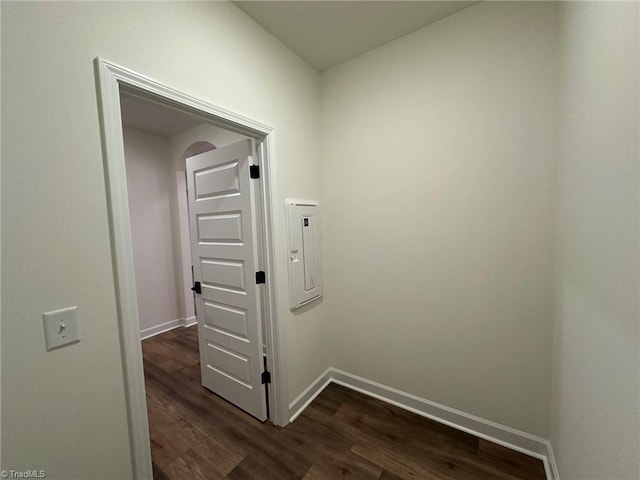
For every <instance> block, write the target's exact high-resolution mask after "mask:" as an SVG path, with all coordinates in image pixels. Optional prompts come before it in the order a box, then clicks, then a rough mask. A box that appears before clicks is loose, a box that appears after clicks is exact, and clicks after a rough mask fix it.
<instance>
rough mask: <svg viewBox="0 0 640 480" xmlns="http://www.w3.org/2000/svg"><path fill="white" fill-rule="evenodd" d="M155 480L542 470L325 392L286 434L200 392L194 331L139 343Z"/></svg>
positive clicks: (416, 420) (507, 478)
mask: <svg viewBox="0 0 640 480" xmlns="http://www.w3.org/2000/svg"><path fill="white" fill-rule="evenodd" d="M142 351H143V357H144V371H145V380H146V389H147V407H148V413H149V430H150V436H151V455H152V458H153V469H154V478H155V479H156V480H181V479H189V480H200V479H212V480H218V479H233V480H244V479H255V480H294V479H298V480H299V479H304V480H335V479H342V478H348V479H379V480H399V479H434V480H479V479H492V480H516V479H519V480H543V479H544V478H545V474H544V467H543V464H542V462H541V461H540V460H538V459H534V458H532V457H529V456H527V455H523V454H521V453H518V452H514V451H512V450H509V449H506V448H504V447H501V446H499V445H496V444H493V443H491V442H487V441H485V440H481V439H479V438H477V437H474V436H472V435H469V434H467V433H464V432H460V431H458V430H455V429H452V428H449V427H446V426H444V425H441V424H439V423H436V422H433V421H431V420H428V419H426V418H423V417H420V416H418V415H415V414H412V413H410V412H407V411H405V410H402V409H400V408H397V407H394V406H392V405H389V404H386V403H384V402H381V401H379V400H375V399H373V398H370V397H367V396H365V395H362V394H360V393H357V392H354V391H352V390H350V389H347V388H344V387H341V386H338V385H335V384H332V385H330V386H329V387H327V388H326V389H325V390H324V392H322V393H321V394H320V395H319V396H318V398H317V399H316V400H315V401H314V402H313V403H312V404H311V405H310V406H309V407H307V409H306V410H305V411H304V412H303V413H302V415H300V416H299V417H298V419H297V420H296V421H295V422H293V423H292V424H290V425H288V426H287V427H285V428H279V427H275V426H273V425H271V424H269V423H261V422H259V421H257V420H255V419H254V418H253V417H251V416H249V415H247V414H246V413H244V412H242V411H241V410H239V409H237V408H236V407H234V406H233V405H231V404H229V403H228V402H226V401H225V400H223V399H221V398H220V397H218V396H216V395H215V394H213V393H211V392H209V391H208V390H206V389H205V388H203V387H202V386H201V385H200V366H199V358H198V337H197V330H196V327H195V326H194V327H190V328H180V329H176V330H172V331H170V332H167V333H164V334H161V335H157V336H155V337H153V338H150V339H148V340H144V341H143V342H142Z"/></svg>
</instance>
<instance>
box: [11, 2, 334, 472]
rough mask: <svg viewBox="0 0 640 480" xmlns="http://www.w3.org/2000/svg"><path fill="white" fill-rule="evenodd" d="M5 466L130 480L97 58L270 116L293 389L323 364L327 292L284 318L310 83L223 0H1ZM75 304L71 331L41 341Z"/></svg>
mask: <svg viewBox="0 0 640 480" xmlns="http://www.w3.org/2000/svg"><path fill="white" fill-rule="evenodd" d="M1 8H2V32H1V35H2V67H3V68H2V119H3V122H2V123H3V129H2V142H1V143H2V147H1V148H2V158H3V162H2V208H3V210H2V231H3V239H2V240H3V241H2V276H3V282H2V287H3V289H2V323H3V325H2V329H3V331H2V333H3V336H2V355H3V358H2V360H3V361H2V394H3V398H2V439H3V442H2V447H3V451H2V466H3V468H15V469H19V468H28V467H31V468H34V469H38V468H45V469H47V471H48V474H49V475H48V478H65V479H68V478H83V479H89V478H118V479H124V478H131V476H132V472H131V462H130V456H129V440H128V434H127V418H126V411H125V399H124V387H123V376H122V363H121V360H120V342H119V339H118V323H117V312H116V301H115V293H114V276H113V269H112V263H111V260H112V258H111V248H110V243H109V228H108V221H107V218H108V216H107V197H106V193H105V181H104V170H103V160H102V152H101V141H100V130H99V120H98V118H99V117H98V102H97V99H96V90H95V76H94V67H93V60H94V58H95V57H96V56H98V55H100V56H102V57H104V58H106V59H108V60H110V61H112V62H115V63H117V64H120V65H123V66H126V67H128V68H130V69H132V70H134V71H138V72H141V73H143V74H145V75H147V76H149V77H151V78H154V79H157V80H160V81H162V82H164V83H166V84H168V85H170V86H172V87H174V88H176V89H178V90H181V91H184V92H186V93H188V94H191V95H193V96H195V97H199V98H202V99H204V100H206V101H209V102H211V103H213V104H216V105H219V106H223V107H226V108H227V109H230V110H233V111H236V112H238V113H241V114H244V115H247V116H249V117H251V118H254V119H256V120H258V121H263V122H265V123H268V124H270V125H272V126H273V127H274V129H275V130H274V133H275V136H274V140H275V144H274V152H273V153H274V160H275V161H276V162H277V165H276V172H275V175H274V179H275V185H274V197H275V208H274V224H275V225H274V228H275V232H276V241H277V244H276V259H275V260H276V267H277V268H276V272H275V278H276V279H277V282H278V286H279V291H278V311H279V314H280V320H281V323H282V326H283V331H282V334H283V346H284V349H283V350H284V352H283V353H284V356H285V357H287V358H288V360H289V361H288V364H289V365H291V369H290V371H289V375H288V377H287V378H286V381H287V383H288V396H289V399H290V400H291V399H293V398H295V396H297V395H298V394H299V393H300V392H301V391H302V390H303V389H304V388H305V387H306V386H307V385H308V384H309V383H311V381H312V380H313V379H314V378H316V377H317V376H318V375H319V374H320V373H321V372H322V371H324V370H325V369H326V368H327V366H328V363H327V354H326V346H325V345H326V342H325V341H323V340H324V339H323V338H322V335H318V333H319V331H321V330H322V328H323V327H324V323H323V322H322V317H323V305H322V304H320V305H318V306H316V308H314V309H311V310H308V311H306V312H305V313H304V314H302V315H298V316H295V315H292V314H291V313H290V312H289V309H288V298H287V293H286V292H287V290H286V285H287V284H286V281H287V269H286V241H285V217H284V207H283V205H284V200H285V198H287V197H290V196H295V197H302V198H306V197H311V198H319V199H322V198H321V193H322V192H321V184H322V178H321V164H320V162H319V154H318V150H319V148H318V138H317V133H318V129H319V117H318V115H317V112H318V109H319V88H318V87H319V80H318V75H317V73H316V72H315V71H314V70H313V69H311V68H310V67H308V66H306V65H305V64H304V63H303V62H302V61H301V60H299V59H298V58H297V57H296V56H295V55H293V54H292V53H291V52H290V51H288V50H287V49H286V48H284V47H283V46H282V44H281V43H280V42H278V41H277V40H275V39H274V38H273V37H272V36H270V35H268V34H267V33H265V32H264V30H262V29H260V28H259V27H257V26H256V24H255V23H254V22H253V21H252V20H250V19H249V18H248V17H246V15H244V14H243V13H242V12H241V11H240V10H239V9H238V8H237V7H235V6H234V5H233V4H231V3H227V2H159V3H145V2H113V3H111V2H104V3H102V2H87V3H82V2H75V3H65V2H40V3H26V2H15V3H12V2H2V5H1ZM69 305H78V314H79V332H80V337H81V342H80V343H78V344H76V345H73V346H70V347H66V348H62V349H60V350H57V351H55V352H51V353H47V352H45V349H44V339H43V333H42V318H41V314H42V312H45V311H48V310H52V309H57V308H61V307H65V306H69Z"/></svg>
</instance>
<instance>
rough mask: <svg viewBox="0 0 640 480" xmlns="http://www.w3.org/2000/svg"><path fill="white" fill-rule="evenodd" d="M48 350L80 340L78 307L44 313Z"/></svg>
mask: <svg viewBox="0 0 640 480" xmlns="http://www.w3.org/2000/svg"><path fill="white" fill-rule="evenodd" d="M42 318H43V320H44V339H45V342H46V343H47V351H49V350H53V349H54V348H58V347H62V346H64V345H68V344H70V343H76V342H79V341H80V338H79V337H78V307H75V306H74V307H69V308H63V309H62V310H56V311H53V312H46V313H43V314H42Z"/></svg>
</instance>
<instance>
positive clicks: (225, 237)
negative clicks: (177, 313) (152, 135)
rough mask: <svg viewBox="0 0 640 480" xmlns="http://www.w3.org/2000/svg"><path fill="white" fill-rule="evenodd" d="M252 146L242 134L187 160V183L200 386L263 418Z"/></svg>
mask: <svg viewBox="0 0 640 480" xmlns="http://www.w3.org/2000/svg"><path fill="white" fill-rule="evenodd" d="M254 152H255V147H254V143H253V141H252V140H243V141H241V142H238V143H234V144H233V145H229V146H227V147H224V148H220V149H217V150H211V151H209V152H205V153H202V154H199V155H195V156H193V157H190V158H188V159H187V188H188V197H189V228H190V231H191V261H192V265H193V273H194V281H195V282H196V284H195V286H194V288H195V289H196V317H197V319H198V337H199V342H200V368H201V373H202V385H203V386H204V387H206V388H208V389H209V390H211V391H213V392H214V393H216V394H218V395H220V396H221V397H223V398H225V399H227V400H228V401H230V402H231V403H233V404H235V405H237V406H238V407H240V408H242V409H243V410H245V411H246V412H248V413H250V414H251V415H253V416H254V417H256V418H258V419H260V420H265V419H266V418H267V407H266V394H265V389H264V386H263V385H262V378H261V377H262V372H263V357H262V328H261V309H260V295H259V293H260V292H259V291H258V288H260V287H259V286H258V285H257V284H256V281H257V276H256V272H258V270H260V269H259V268H258V260H257V259H258V255H257V252H258V248H257V246H258V242H257V233H258V232H257V224H256V212H255V207H254V203H255V202H254V199H255V198H257V195H256V194H255V193H254V191H257V188H258V185H257V180H255V179H252V178H251V176H250V173H249V170H250V166H251V165H252V161H253V159H254V158H255V153H254ZM198 290H200V291H201V293H198Z"/></svg>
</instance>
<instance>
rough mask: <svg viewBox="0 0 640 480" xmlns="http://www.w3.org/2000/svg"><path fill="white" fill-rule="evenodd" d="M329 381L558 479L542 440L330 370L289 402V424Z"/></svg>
mask: <svg viewBox="0 0 640 480" xmlns="http://www.w3.org/2000/svg"><path fill="white" fill-rule="evenodd" d="M332 382H333V383H336V384H338V385H342V386H344V387H347V388H350V389H352V390H356V391H358V392H360V393H364V394H365V395H368V396H370V397H373V398H377V399H378V400H382V401H383V402H386V403H390V404H392V405H395V406H397V407H400V408H402V409H404V410H408V411H410V412H413V413H415V414H417V415H421V416H423V417H427V418H429V419H431V420H434V421H436V422H439V423H442V424H444V425H448V426H450V427H452V428H455V429H457V430H462V431H463V432H467V433H470V434H472V435H475V436H477V437H479V438H483V439H485V440H489V441H490V442H494V443H497V444H499V445H502V446H504V447H507V448H510V449H512V450H516V451H518V452H521V453H524V454H526V455H530V456H532V457H535V458H539V459H540V460H542V461H543V463H544V468H545V472H546V476H547V480H560V479H559V477H558V470H557V467H556V464H555V460H554V457H553V451H552V449H551V444H550V443H549V441H548V440H546V439H544V438H541V437H537V436H535V435H531V434H529V433H526V432H523V431H520V430H516V429H514V428H511V427H507V426H505V425H501V424H499V423H496V422H492V421H490V420H486V419H484V418H480V417H477V416H475V415H471V414H469V413H466V412H463V411H461V410H457V409H455V408H451V407H447V406H446V405H441V404H439V403H436V402H432V401H430V400H426V399H424V398H421V397H418V396H416V395H412V394H410V393H407V392H403V391H401V390H398V389H396V388H393V387H389V386H387V385H383V384H381V383H377V382H374V381H371V380H368V379H366V378H362V377H359V376H357V375H353V374H351V373H348V372H345V371H342V370H339V369H337V368H333V367H331V368H328V369H327V370H326V371H325V372H324V373H323V374H322V375H320V376H319V377H318V378H317V379H316V380H315V381H313V383H311V385H309V387H307V389H306V390H305V391H304V392H302V393H301V394H300V395H299V396H298V397H297V398H296V399H295V400H294V401H293V402H291V404H290V405H289V417H290V421H291V422H293V421H294V420H295V419H296V418H297V417H298V415H300V414H301V413H302V411H303V410H304V409H305V408H306V407H307V406H308V405H309V404H310V403H311V402H312V401H313V400H314V399H315V398H316V397H317V396H318V395H319V394H320V393H321V392H322V390H324V389H325V387H326V386H327V385H329V384H330V383H332Z"/></svg>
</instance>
